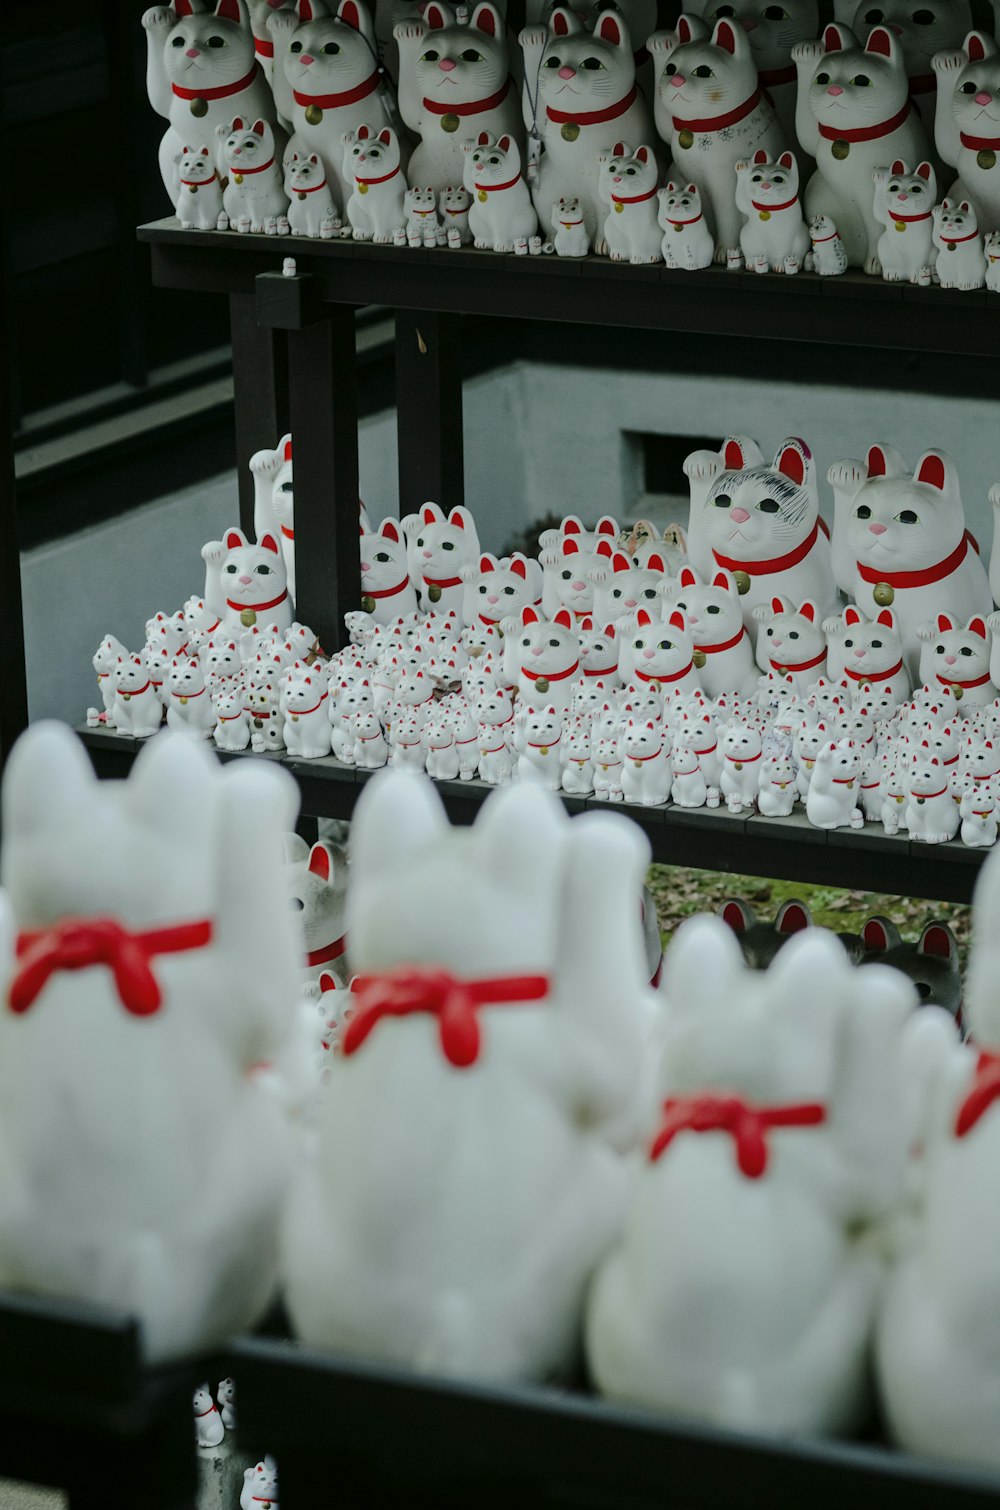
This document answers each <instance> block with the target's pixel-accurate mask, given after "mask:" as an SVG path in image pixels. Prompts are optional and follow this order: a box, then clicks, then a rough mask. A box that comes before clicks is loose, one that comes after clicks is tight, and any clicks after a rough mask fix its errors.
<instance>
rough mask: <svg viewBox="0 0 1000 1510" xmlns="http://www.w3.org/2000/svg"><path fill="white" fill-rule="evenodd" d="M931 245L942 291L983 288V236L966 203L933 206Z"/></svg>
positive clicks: (984, 271) (984, 274)
mask: <svg viewBox="0 0 1000 1510" xmlns="http://www.w3.org/2000/svg"><path fill="white" fill-rule="evenodd" d="M934 245H935V247H936V248H937V258H936V260H935V263H934V269H935V271H936V273H937V276H938V282H939V283H940V285H941V287H942V288H961V289H966V290H969V289H974V288H982V287H983V286H984V285H985V283H986V254H985V253H984V251H983V237H982V233H981V232H980V230H979V226H978V225H977V223H976V212H975V210H974V209H973V208H972V205H971V203H970V202H969V200H967V199H963V200H962V201H961V203H960V204H953V203H952V201H951V200H950V199H945V200H943V201H942V202H941V204H939V205H935V206H934Z"/></svg>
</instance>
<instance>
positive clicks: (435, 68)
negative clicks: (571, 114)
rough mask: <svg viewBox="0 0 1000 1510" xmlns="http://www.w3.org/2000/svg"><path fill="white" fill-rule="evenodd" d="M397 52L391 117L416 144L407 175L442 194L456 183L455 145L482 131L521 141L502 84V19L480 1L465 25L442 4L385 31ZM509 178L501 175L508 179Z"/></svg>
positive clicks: (510, 93) (509, 89)
mask: <svg viewBox="0 0 1000 1510" xmlns="http://www.w3.org/2000/svg"><path fill="white" fill-rule="evenodd" d="M393 37H394V39H395V41H396V42H397V44H398V46H399V110H400V114H401V115H402V117H403V120H404V121H405V122H406V125H407V126H408V127H409V128H410V130H411V131H412V132H414V133H415V134H416V136H417V137H419V141H418V144H417V146H416V147H415V148H414V149H413V156H412V158H411V159H410V167H409V174H410V177H411V178H413V179H415V180H416V181H417V182H418V183H421V184H431V185H432V186H433V187H434V188H435V189H443V188H445V186H446V185H447V184H453V183H455V182H457V181H458V180H459V179H460V178H461V177H462V167H463V156H462V144H463V142H464V141H466V140H467V139H468V138H469V137H478V136H479V134H480V132H484V131H485V132H488V133H489V134H490V136H491V137H492V138H493V139H494V140H496V139H497V138H499V137H508V138H510V139H511V140H512V141H513V142H514V143H515V145H520V144H521V143H522V142H523V141H524V129H523V127H522V124H521V118H520V112H519V109H518V98H517V89H516V87H515V86H514V83H513V81H512V79H511V77H510V66H509V62H508V57H507V43H506V35H505V28H504V20H503V17H502V15H501V13H500V11H499V10H498V9H497V7H496V6H495V5H492V4H490V3H489V0H480V3H479V4H478V5H476V6H475V8H474V9H473V11H472V14H471V16H470V17H469V18H468V21H467V22H466V23H465V24H459V23H458V21H457V20H456V15H455V11H454V10H453V9H452V7H451V6H450V5H448V4H445V3H444V0H430V3H429V4H427V5H425V6H423V7H422V15H419V16H415V17H414V18H413V19H411V20H407V21H401V22H400V23H399V24H398V25H397V26H395V27H394V28H393ZM510 176H512V175H508V177H510Z"/></svg>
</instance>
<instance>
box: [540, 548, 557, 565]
mask: <svg viewBox="0 0 1000 1510" xmlns="http://www.w3.org/2000/svg"><path fill="white" fill-rule="evenodd" d="M538 560H539V563H540V565H541V566H543V567H548V566H558V565H559V562H560V561H561V560H562V554H561V552H560V551H558V550H554V549H552V548H550V549H548V550H544V551H542V553H541V555H540V556H539V557H538Z"/></svg>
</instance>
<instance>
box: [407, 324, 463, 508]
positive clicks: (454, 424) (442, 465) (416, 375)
mask: <svg viewBox="0 0 1000 1510" xmlns="http://www.w3.org/2000/svg"><path fill="white" fill-rule="evenodd" d="M396 433H397V436H398V443H399V512H400V514H412V513H414V512H415V511H416V510H417V509H418V508H419V507H420V505H421V504H422V503H426V502H427V500H428V499H433V501H434V502H435V503H439V504H440V505H441V507H442V508H443V509H444V510H445V511H447V510H448V509H452V508H454V507H455V505H456V504H460V503H464V502H465V447H464V440H463V433H462V322H461V317H460V316H459V315H442V314H432V313H424V312H421V311H413V310H397V311H396Z"/></svg>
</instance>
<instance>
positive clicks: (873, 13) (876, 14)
mask: <svg viewBox="0 0 1000 1510" xmlns="http://www.w3.org/2000/svg"><path fill="white" fill-rule="evenodd" d="M884 20H885V14H884V12H882V11H880V10H870V11H866V12H865V24H866V25H867V26H877V25H878V23H879V22H880V21H884Z"/></svg>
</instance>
